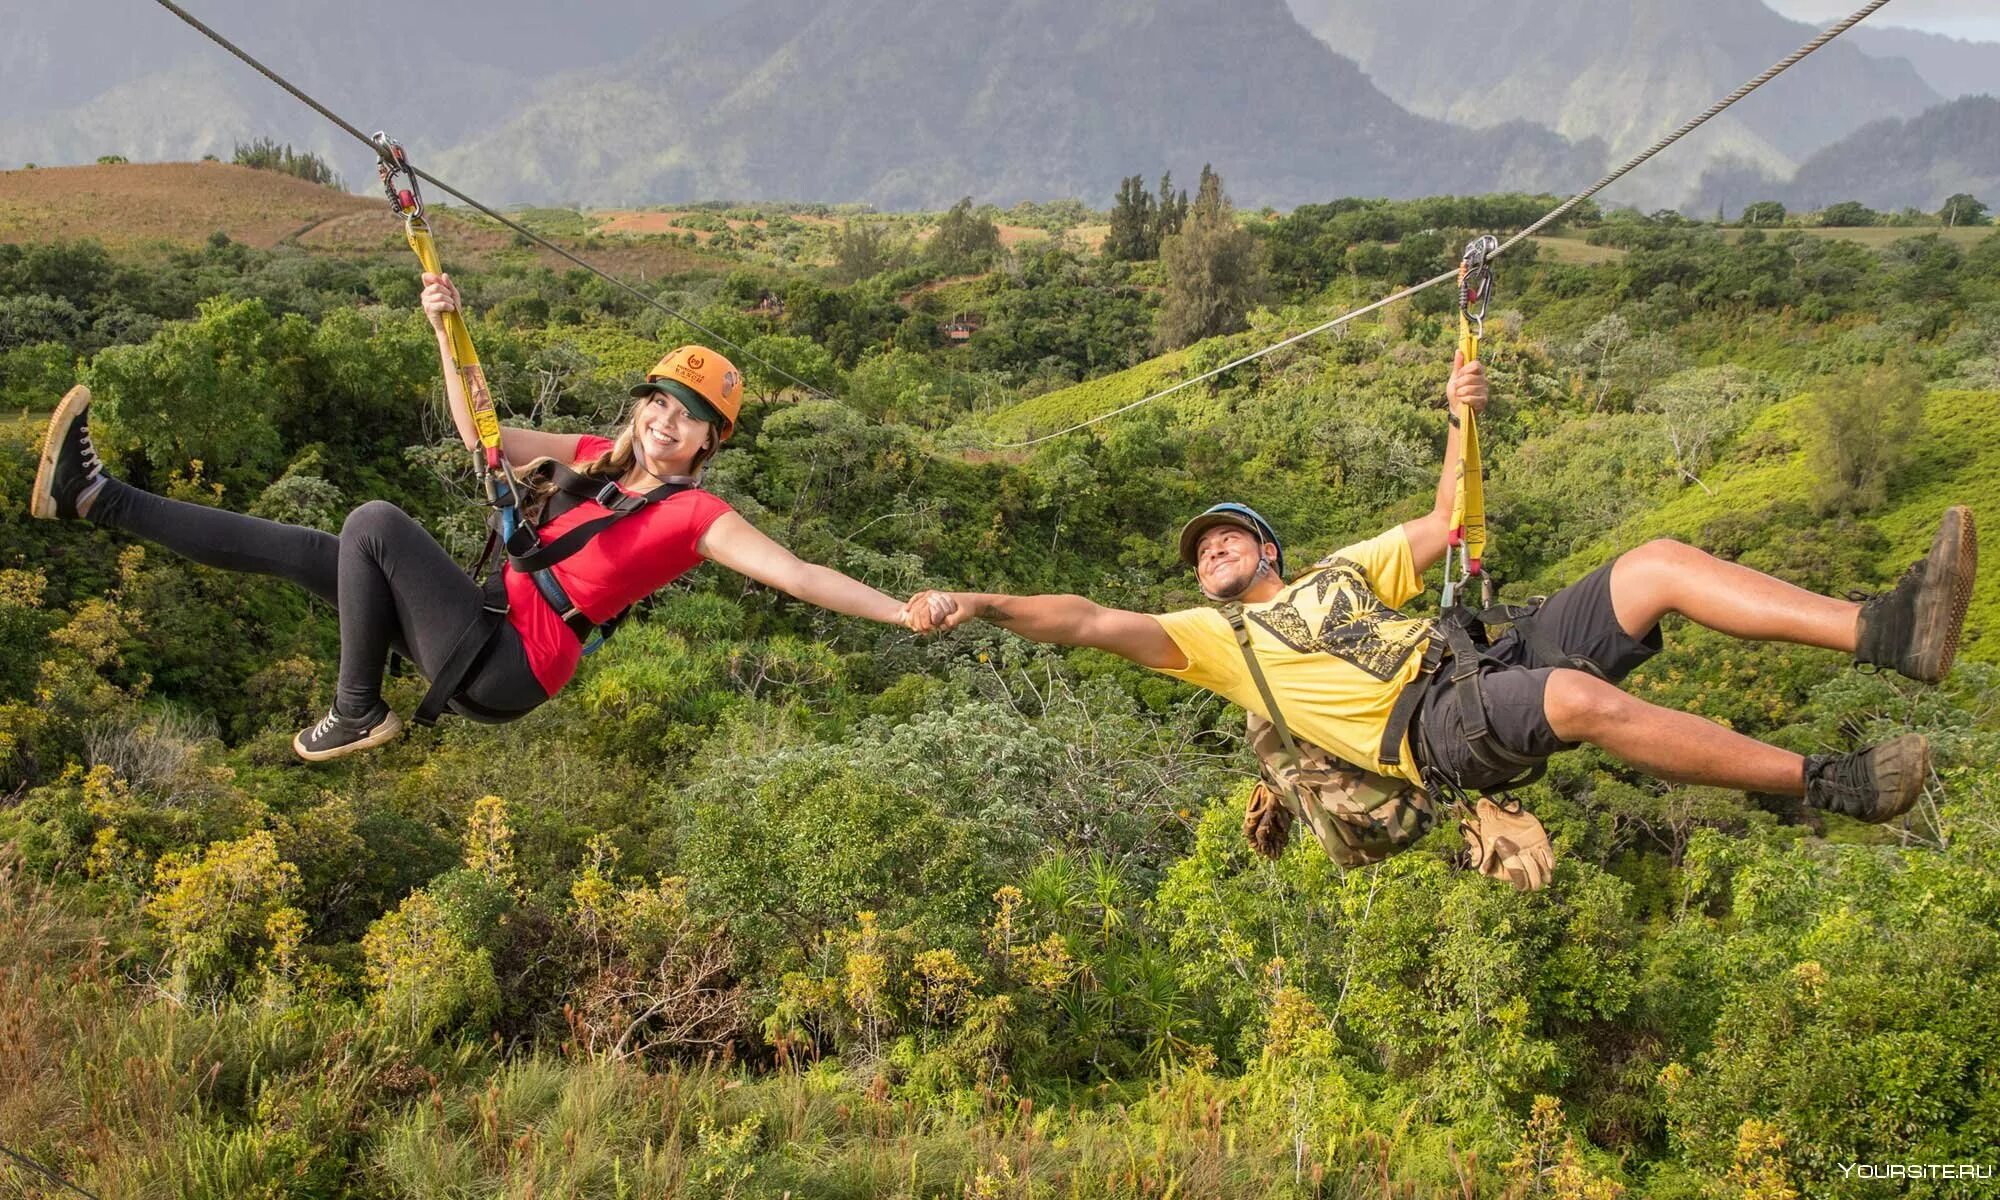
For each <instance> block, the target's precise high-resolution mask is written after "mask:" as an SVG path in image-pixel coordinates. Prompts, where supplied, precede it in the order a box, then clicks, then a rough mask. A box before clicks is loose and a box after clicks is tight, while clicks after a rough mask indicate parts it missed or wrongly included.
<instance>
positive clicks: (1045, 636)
mask: <svg viewBox="0 0 2000 1200" xmlns="http://www.w3.org/2000/svg"><path fill="white" fill-rule="evenodd" d="M934 596H935V597H941V602H940V603H937V604H936V605H935V606H932V605H931V598H932V597H934ZM927 608H933V609H934V610H936V611H940V612H941V614H942V615H940V616H938V617H937V618H935V625H936V626H937V627H940V628H944V629H955V628H957V627H958V626H960V625H963V624H964V623H965V622H967V621H971V620H975V619H977V620H981V621H990V622H992V623H993V624H995V625H998V626H1000V627H1001V628H1002V629H1005V630H1007V631H1008V632H1010V633H1015V634H1019V635H1020V636H1021V637H1024V638H1027V639H1028V640H1029V641H1031V642H1049V643H1053V644H1055V645H1058V646H1089V647H1091V648H1093V649H1097V650H1106V651H1109V652H1110V653H1112V654H1116V655H1118V656H1119V657H1120V658H1129V659H1131V660H1132V661H1133V662H1135V663H1138V664H1139V665H1140V666H1142V667H1150V668H1152V669H1154V670H1156V671H1182V670H1186V669H1187V665H1188V660H1187V656H1186V655H1185V654H1182V653H1181V648H1180V647H1179V646H1177V645H1175V644H1174V639H1173V638H1171V637H1168V636H1167V630H1166V627H1165V626H1163V625H1161V624H1160V622H1159V621H1158V620H1157V619H1156V618H1154V617H1151V616H1149V615H1147V614H1145V613H1135V612H1126V611H1125V610H1124V609H1119V608H1105V607H1104V606H1103V605H1101V604H1094V603H1092V602H1091V601H1089V600H1086V599H1084V598H1083V597H1082V596H1008V595H1004V594H1000V593H995V592H942V593H939V592H922V593H919V594H918V595H916V596H913V597H911V599H910V609H911V610H912V612H913V613H915V612H921V611H925V610H926V609H927ZM930 624H931V622H929V621H920V623H919V626H918V627H919V628H920V629H921V628H924V627H926V626H928V625H930Z"/></svg>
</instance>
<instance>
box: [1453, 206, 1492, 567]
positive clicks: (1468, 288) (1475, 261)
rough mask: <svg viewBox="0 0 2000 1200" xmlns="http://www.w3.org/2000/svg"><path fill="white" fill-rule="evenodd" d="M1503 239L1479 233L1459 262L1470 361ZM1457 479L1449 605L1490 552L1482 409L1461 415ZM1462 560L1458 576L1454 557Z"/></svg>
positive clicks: (1464, 347)
mask: <svg viewBox="0 0 2000 1200" xmlns="http://www.w3.org/2000/svg"><path fill="white" fill-rule="evenodd" d="M1499 249H1500V242H1499V239H1497V238H1494V237H1491V236H1488V237H1479V238H1474V239H1473V240H1472V241H1471V242H1470V243H1469V244H1467V246H1466V247H1465V254H1464V256H1463V257H1462V258H1460V259H1459V262H1458V351H1459V353H1460V354H1462V355H1463V356H1464V357H1465V361H1466V362H1469V363H1471V362H1478V361H1479V338H1480V335H1481V334H1483V333H1484V332H1485V331H1486V302H1487V300H1488V299H1490V298H1491V296H1492V293H1493V266H1492V257H1493V255H1494V254H1496V253H1498V252H1499ZM1459 421H1460V423H1461V425H1462V426H1463V436H1462V437H1461V438H1460V442H1459V448H1460V453H1459V458H1458V478H1457V480H1456V481H1455V482H1454V485H1453V489H1452V501H1451V528H1450V535H1449V545H1448V546H1447V547H1446V549H1445V560H1444V580H1445V585H1444V600H1445V604H1446V605H1447V606H1449V605H1450V604H1451V603H1452V601H1453V599H1454V598H1455V597H1456V596H1457V594H1458V589H1459V587H1461V586H1463V585H1464V584H1465V583H1467V582H1469V581H1471V580H1472V579H1475V578H1477V577H1479V575H1480V574H1481V570H1482V560H1483V559H1484V558H1485V557H1486V472H1485V465H1484V464H1483V463H1482V462H1481V461H1480V458H1479V414H1477V413H1475V412H1473V411H1472V410H1471V409H1470V408H1468V409H1466V410H1465V412H1464V413H1463V414H1461V415H1460V417H1459ZM1454 557H1456V558H1457V560H1458V574H1457V576H1456V577H1455V578H1454V576H1453V573H1452V560H1453V558H1454Z"/></svg>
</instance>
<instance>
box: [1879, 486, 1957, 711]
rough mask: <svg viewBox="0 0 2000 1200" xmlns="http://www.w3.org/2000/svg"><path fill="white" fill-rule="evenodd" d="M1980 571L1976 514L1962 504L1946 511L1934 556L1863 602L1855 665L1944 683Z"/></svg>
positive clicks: (1934, 547)
mask: <svg viewBox="0 0 2000 1200" xmlns="http://www.w3.org/2000/svg"><path fill="white" fill-rule="evenodd" d="M1978 567H1979V539H1978V536H1977V535H1976V534H1975V532H1974V531H1973V527H1972V510H1971V509H1969V508H1967V507H1965V506H1964V505H1962V504H1961V505H1958V506H1956V507H1954V508H1949V509H1946V510H1945V514H1944V520H1943V521H1942V522H1941V523H1940V524H1939V525H1938V532H1937V537H1936V538H1935V539H1933V540H1932V542H1931V552H1930V553H1929V554H1927V555H1925V556H1924V557H1923V559H1922V560H1920V561H1919V562H1917V563H1915V564H1913V565H1912V566H1911V567H1910V569H1909V570H1907V571H1905V572H1903V577H1902V578H1901V579H1899V580H1897V581H1896V586H1895V587H1894V588H1893V589H1891V590H1889V591H1887V592H1883V593H1882V594H1880V595H1876V596H1867V597H1865V598H1862V604H1861V625H1860V629H1859V631H1858V634H1857V636H1856V638H1855V646H1854V661H1855V663H1856V664H1857V665H1872V666H1878V667H1888V668H1889V669H1890V670H1892V671H1895V672H1897V673H1899V674H1903V675H1907V676H1909V677H1910V678H1911V679H1918V680H1922V681H1923V682H1925V683H1936V682H1938V681H1939V680H1940V679H1943V678H1944V677H1945V673H1946V672H1947V671H1949V670H1951V660H1952V659H1953V658H1955V657H1957V655H1958V638H1959V633H1960V631H1961V630H1962V629H1963V628H1964V626H1965V610H1966V607H1967V606H1968V605H1970V604H1971V603H1972V579H1973V576H1974V574H1975V573H1976V572H1977V570H1978Z"/></svg>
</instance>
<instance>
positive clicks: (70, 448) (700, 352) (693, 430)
mask: <svg viewBox="0 0 2000 1200" xmlns="http://www.w3.org/2000/svg"><path fill="white" fill-rule="evenodd" d="M424 284H425V287H424V293H423V305H424V312H425V314H426V315H427V316H428V317H429V318H430V321H431V325H432V327H433V328H434V329H435V330H436V331H437V335H438V343H439V351H440V354H441V355H442V356H443V358H444V362H445V367H446V369H445V372H444V377H445V391H446V394H447V396H448V398H449V401H450V406H451V414H452V419H453V421H454V422H455V423H456V424H457V426H458V431H459V436H460V437H461V438H463V439H464V441H465V444H466V446H467V447H470V448H476V447H477V446H478V444H479V442H478V434H477V431H476V430H475V429H474V427H473V424H472V416H471V411H470V408H469V406H468V404H467V400H466V395H465V388H464V383H463V381H462V380H461V379H460V378H459V374H458V372H457V371H455V370H453V369H451V357H450V348H449V343H448V342H447V341H446V338H445V333H444V324H443V314H444V313H445V312H448V311H451V310H454V309H456V308H457V307H458V306H459V296H458V292H457V289H456V288H454V287H453V286H452V283H451V280H450V278H449V277H448V276H442V275H436V276H434V275H426V276H425V277H424ZM632 395H633V397H634V398H635V400H636V401H637V403H636V404H635V405H634V406H633V410H632V413H631V416H630V418H629V419H628V420H627V421H626V423H625V427H624V428H623V429H622V430H620V431H619V433H618V436H617V438H616V439H615V440H611V439H606V438H601V437H593V436H590V435H587V434H583V435H580V434H558V433H545V432H542V431H540V430H534V429H514V428H503V430H502V432H501V445H502V448H503V449H504V450H505V452H506V455H507V459H508V461H509V462H512V463H517V464H519V463H528V464H532V463H536V462H537V461H538V460H549V461H551V462H553V463H555V464H561V465H562V466H564V467H567V468H569V469H570V471H571V472H573V474H572V475H571V476H570V477H569V484H570V486H568V487H566V488H563V489H560V490H558V489H557V487H556V486H555V485H554V484H553V483H551V482H550V480H549V474H550V472H548V471H546V470H545V471H544V472H538V473H536V474H535V475H533V476H531V477H530V479H531V480H532V482H530V485H529V490H530V492H531V496H530V498H529V501H528V503H527V505H526V510H527V513H528V516H529V517H530V519H533V518H534V517H535V516H536V514H537V513H539V512H541V511H542V510H543V508H544V506H545V505H549V502H551V501H553V502H554V503H553V505H549V511H556V510H558V509H560V511H556V515H554V516H552V517H545V518H543V519H541V521H540V523H539V524H538V525H537V529H536V532H537V534H538V535H539V537H540V540H541V543H542V544H543V545H544V546H550V545H552V544H553V543H555V542H556V541H558V540H560V539H561V538H562V537H563V535H564V534H566V533H570V532H572V531H575V530H577V529H578V527H580V526H584V525H588V524H590V523H591V522H593V521H601V520H603V519H604V518H607V517H609V516H612V515H613V514H614V513H618V512H620V510H629V511H622V515H619V516H618V519H617V520H616V521H615V522H609V523H605V524H604V525H602V527H600V528H599V529H598V531H597V532H596V533H595V534H594V535H590V536H588V540H587V541H585V542H584V543H583V545H582V548H581V549H579V550H576V551H575V552H574V553H572V554H570V555H568V556H567V557H564V558H562V559H561V560H560V561H557V562H555V563H553V564H552V565H550V566H548V567H547V568H546V569H544V570H541V571H534V572H532V573H531V572H524V571H521V570H517V569H516V567H515V565H514V564H513V563H511V562H510V563H509V564H507V565H506V566H504V567H502V569H501V571H500V572H499V573H498V574H497V575H496V576H495V578H494V580H493V581H491V586H490V587H489V588H486V589H482V588H481V586H480V585H479V584H477V583H475V582H474V581H473V580H472V579H471V578H470V577H468V576H467V575H466V573H465V572H464V571H463V570H461V569H460V568H459V567H458V565H457V564H456V563H454V562H453V561H452V559H451V556H450V555H449V554H448V553H446V552H445V550H444V548H443V547H442V546H440V545H438V543H437V541H436V540H435V539H434V538H432V537H431V536H430V534H429V533H428V532H427V531H426V530H425V529H424V528H423V527H422V526H421V525H419V524H418V523H417V522H416V521H415V520H414V519H413V518H411V517H410V516H409V515H408V514H406V513H404V512H403V511H402V510H401V509H400V508H398V507H396V506H395V505H394V504H391V503H389V502H388V501H386V500H371V501H369V502H368V503H366V504H363V505H362V506H361V507H359V508H357V509H355V510H354V511H353V512H352V513H350V514H348V517H347V521H346V523H345V524H344V525H343V526H342V527H341V531H340V535H339V536H338V537H335V536H334V535H332V534H328V533H324V532H321V531H319V530H315V529H307V528H303V527H300V526H295V525H281V524H278V523H277V522H273V521H266V520H263V519H261V518H257V517H250V516H245V515H243V514H240V513H231V512H224V511H221V510H218V509H212V508H206V507H203V506H201V505H196V504H186V503H182V502H180V501H176V500H169V499H166V498H164V497H160V496H153V495H150V494H148V493H146V492H142V491H140V490H138V489H136V488H133V487H129V486H127V485H125V484H123V483H121V482H119V481H118V480H116V479H113V478H111V477H110V476H109V475H107V474H105V473H104V471H103V468H102V467H101V465H100V464H99V463H98V460H97V454H96V450H95V448H94V447H93V446H92V445H91V442H90V427H89V422H88V409H89V405H90V393H89V391H88V390H87V389H85V388H82V387H78V388H75V389H73V390H72V391H71V392H70V394H69V395H67V396H65V397H63V401H62V403H61V404H60V405H58V406H57V409H56V412H55V415H54V416H53V417H52V418H51V419H50V423H49V435H48V439H47V442H46V443H45V444H44V447H43V451H42V461H41V466H40V469H39V470H38V472H37V474H36V478H35V491H34V495H33V497H32V501H31V507H32V509H33V511H34V514H35V515H36V516H38V517H83V518H86V519H88V520H90V521H91V522H93V523H95V524H99V525H105V526H109V527H111V528H115V529H121V530H124V531H125V532H127V533H131V534H134V535H137V536H139V537H142V538H145V539H147V540H149V541H153V542H157V543H159V544H161V545H163V546H166V547H167V548H169V549H171V550H174V551H175V552H177V553H179V554H182V555H184V556H186V557H188V558H191V559H193V560H195V561H197V562H201V563H205V564H207V565H210V566H217V567H222V568H224V569H227V570H237V571H251V572H256V573H258V574H266V575H276V576H279V577H281V578H285V579H290V580H292V581H293V582H295V583H297V584H299V585H300V586H301V587H304V588H306V589H307V590H308V591H311V592H312V593H314V594H315V595H317V596H320V597H321V598H323V599H325V600H327V601H329V602H330V603H332V604H334V606H335V607H336V608H337V610H338V611H339V614H340V676H339V684H338V687H337V688H336V690H335V693H334V702H333V706H332V709H331V711H329V712H328V713H327V715H326V716H325V717H324V718H322V719H321V720H320V721H319V722H317V723H316V724H314V725H312V726H310V727H309V728H307V729H304V730H301V731H300V733H299V735H298V736H297V737H296V738H294V739H293V741H292V748H293V749H294V751H296V752H297V753H298V755H299V757H301V758H304V759H306V760H307V761H310V762H318V761H322V760H325V759H330V758H338V757H340V756H341V755H344V754H351V753H353V752H355V751H357V750H363V749H367V748H368V747H371V746H379V745H381V744H382V743H384V742H386V741H388V740H390V739H391V738H393V737H395V736H396V735H397V734H398V733H400V732H401V731H402V728H403V722H402V720H401V719H400V718H399V717H397V715H396V713H395V711H394V710H392V709H391V708H390V707H389V706H388V704H387V703H386V702H384V701H383V699H382V675H383V671H384V668H385V666H386V663H387V659H388V655H389V652H390V650H391V649H392V648H393V649H396V650H399V651H401V652H403V653H404V654H405V655H406V656H407V657H408V658H409V659H410V660H411V661H413V662H414V663H416V665H417V667H418V669H419V670H421V671H422V672H423V673H424V675H425V676H426V677H427V678H431V679H433V680H435V679H436V678H437V677H438V675H439V673H440V671H443V670H448V669H456V668H459V667H464V673H463V677H462V679H461V680H460V681H459V682H458V683H457V684H456V686H455V687H453V688H452V689H451V695H450V699H449V707H450V708H451V709H453V710H454V711H456V712H459V713H461V714H463V715H466V716H469V717H472V718H474V719H477V720H483V721H489V722H495V721H508V720H513V719H515V718H518V717H521V716H523V715H525V714H526V713H527V712H529V711H530V710H532V709H534V708H535V707H536V706H538V705H540V704H541V703H542V702H543V701H544V700H547V699H548V698H549V697H551V696H553V695H555V693H556V692H558V691H560V690H561V689H562V687H563V685H564V684H566V683H567V682H569V679H570V676H571V675H572V674H574V673H575V671H576V665H577V660H578V659H579V658H580V657H581V655H582V650H583V644H584V641H585V639H586V638H587V637H588V636H589V634H590V633H591V631H592V629H593V628H594V627H596V626H599V625H602V624H604V623H605V622H608V621H613V620H615V619H616V618H617V617H618V616H619V615H620V614H622V613H623V612H624V611H625V609H627V608H629V607H630V606H631V605H632V604H634V603H636V602H637V601H639V600H641V599H643V598H644V597H646V596H648V595H651V594H652V593H653V592H655V591H658V590H659V589H660V588H662V587H665V586H666V585H667V584H669V583H671V582H673V581H674V580H675V579H677V578H679V577H680V576H681V575H682V574H684V573H685V572H686V571H687V570H688V569H689V568H691V567H693V566H694V565H695V564H697V563H699V562H701V561H703V560H704V559H707V560H713V561H715V562H718V563H720V564H722V565H723V566H725V567H728V568H729V569H730V570H732V571H736V572H738V573H739V574H742V575H746V576H748V577H750V578H751V579H755V580H757V581H758V582H759V583H763V584H768V585H769V586H771V587H774V588H777V589H779V590H780V591H783V592H787V593H789V594H790V595H792V596H795V597H797V598H799V599H801V600H804V601H806V602H808V603H811V604H817V605H819V606H821V607H822V608H827V609H831V610H833V611H834V612H839V613H845V614H847V615H849V616H856V617H866V618H868V619H870V620H874V621H882V622H884V623H888V624H909V623H910V622H909V620H908V618H907V616H906V613H905V607H904V605H903V604H902V603H901V602H899V601H897V600H895V599H892V598H891V597H889V596H887V595H884V594H883V593H881V592H879V591H877V590H875V589H874V588H872V587H869V586H868V585H867V584H864V583H860V582H858V581H856V580H854V579H850V578H848V577H847V576H845V575H843V574H841V573H840V572H838V571H835V570H832V569H831V568H828V567H822V566H817V565H815V564H812V563H807V562H802V561H800V560H799V559H798V558H797V557H796V556H794V555H793V554H792V553H791V551H789V550H787V549H785V548H784V547H783V546H781V545H779V544H778V543H776V542H774V541H772V540H771V539H770V538H768V537H766V536H765V535H764V534H762V533H760V532H758V530H757V529H756V528H755V527H754V526H752V525H751V524H750V523H749V522H748V521H746V520H744V519H743V518H742V517H741V516H739V515H737V514H736V513H735V512H734V511H732V510H731V509H730V507H729V505H728V504H726V503H724V502H723V501H722V500H720V499H717V498H716V497H715V496H713V495H710V494H709V493H707V492H705V491H702V490H701V489H700V487H699V486H698V482H699V476H700V473H701V469H702V467H703V465H704V464H705V463H706V462H707V461H708V459H709V457H710V456H711V455H712V454H714V453H715V451H716V449H717V448H718V447H720V446H721V444H722V443H723V442H724V441H726V440H727V439H728V437H729V435H730V433H732V432H733V431H734V429H735V425H736V415H737V412H738V410H739V408H740V406H741V403H742V396H743V381H742V377H741V375H740V374H739V373H738V372H737V370H736V368H735V367H734V366H733V365H731V363H730V362H729V360H728V359H726V358H724V357H723V356H722V355H720V354H717V353H715V352H714V351H712V350H709V349H707V348H705V347H701V346H683V347H681V348H680V349H677V350H675V351H674V352H673V353H671V354H669V355H667V356H666V357H665V358H663V359H661V360H660V362H659V363H658V365H656V366H655V367H654V368H653V370H652V371H651V372H650V373H648V375H647V378H646V381H645V382H644V383H642V384H640V385H638V386H637V387H635V388H633V389H632ZM553 474H554V475H557V476H560V475H562V472H560V471H555V472H553ZM578 476H580V477H581V478H582V480H587V481H588V482H587V483H582V482H580V481H579V479H578V478H577V477H578ZM600 481H601V482H600ZM649 495H650V501H649V502H647V503H644V504H639V503H638V502H637V500H636V499H635V498H636V497H640V496H649ZM565 504H567V507H564V505H565ZM503 595H504V606H505V609H506V617H505V620H504V622H499V623H498V624H497V627H494V628H492V631H491V636H490V637H485V636H484V633H485V630H484V628H482V624H483V623H486V622H489V621H490V617H489V614H490V613H492V612H493V611H495V610H497V609H498V608H499V607H501V605H502V597H503ZM559 606H561V607H559ZM462 643H463V645H462ZM465 649H470V650H473V651H477V652H478V653H477V655H476V657H470V656H465V655H463V654H462V653H461V654H455V652H460V651H463V650H465ZM467 662H469V663H470V665H469V667H468V666H465V664H466V663H467Z"/></svg>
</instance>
